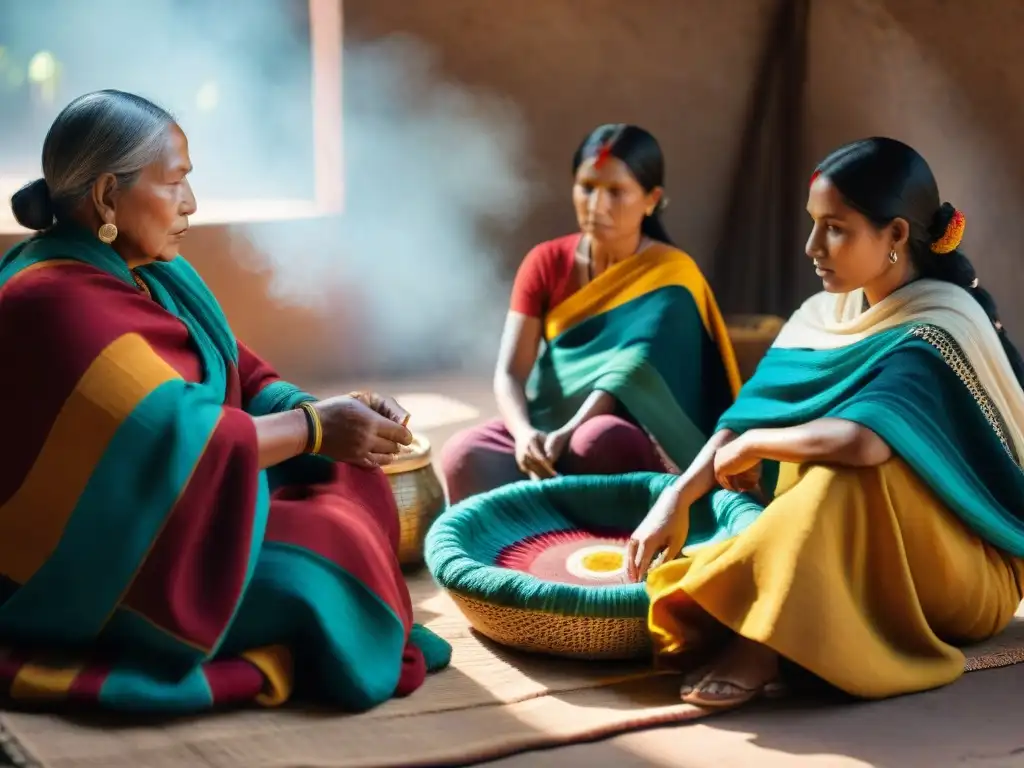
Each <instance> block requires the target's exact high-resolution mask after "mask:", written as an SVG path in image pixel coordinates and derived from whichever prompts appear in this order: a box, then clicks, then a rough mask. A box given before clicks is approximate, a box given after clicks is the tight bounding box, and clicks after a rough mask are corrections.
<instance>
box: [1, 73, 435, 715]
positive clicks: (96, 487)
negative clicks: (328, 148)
mask: <svg viewBox="0 0 1024 768" xmlns="http://www.w3.org/2000/svg"><path fill="white" fill-rule="evenodd" d="M191 169H192V164H191V161H190V160H189V153H188V144H187V141H186V138H185V134H184V133H182V130H181V128H180V127H178V125H176V124H175V122H174V120H173V119H172V118H171V116H170V115H168V114H167V113H166V112H165V111H163V110H162V109H160V108H159V107H157V106H155V105H153V104H151V103H150V102H148V101H146V100H145V99H142V98H140V97H138V96H134V95H132V94H128V93H122V92H118V91H101V92H98V93H92V94H88V95H86V96H83V97H81V98H79V99H76V100H75V101H74V102H72V103H71V104H70V105H68V107H67V108H66V109H64V111H63V112H61V114H60V115H59V116H58V117H57V119H56V120H55V122H54V124H53V126H52V127H51V128H50V131H49V133H48V134H47V136H46V141H45V143H44V145H43V171H44V178H42V179H39V180H38V181H35V182H32V183H31V184H29V185H28V186H26V187H24V188H23V189H21V190H20V191H18V192H17V193H16V194H15V195H14V197H13V198H12V201H11V204H12V208H13V210H14V214H15V216H16V217H17V220H18V221H19V222H21V223H22V224H23V225H24V226H26V227H28V228H29V229H34V230H38V231H39V234H37V235H36V236H34V237H32V238H31V239H29V240H27V241H25V242H23V243H21V244H19V245H17V246H15V247H14V248H13V249H12V250H11V251H10V252H9V253H8V254H7V255H6V256H5V257H4V259H3V261H2V262H0V356H2V357H3V360H4V366H5V370H7V371H8V375H6V376H4V377H3V380H2V382H0V399H2V400H4V401H5V402H7V403H10V404H12V406H13V407H11V408H10V409H8V414H7V417H6V418H5V420H4V429H3V432H4V443H5V444H6V445H7V446H8V447H9V448H10V450H9V451H8V452H7V453H8V457H7V459H6V460H5V461H4V462H3V464H2V466H0V578H2V581H0V590H2V591H0V644H2V645H3V646H5V647H6V648H7V649H8V650H7V653H6V655H5V656H4V661H3V663H2V664H0V680H2V681H3V682H4V683H5V685H6V687H7V690H8V692H9V693H10V695H11V696H13V697H14V698H15V699H29V698H30V699H34V700H36V701H38V700H40V699H44V700H51V701H58V700H80V701H84V702H86V703H89V702H91V703H92V704H94V705H99V706H103V707H109V708H115V709H129V710H160V711H177V712H184V711H194V710H202V709H204V708H208V707H211V706H214V705H222V704H224V703H229V702H240V701H256V702H259V703H260V704H263V705H274V704H279V703H281V702H284V701H285V700H287V699H288V698H289V697H290V696H291V695H292V692H293V690H296V691H298V692H299V693H301V694H303V695H305V696H306V697H308V698H311V699H317V700H320V701H322V702H324V703H327V704H330V705H333V706H337V707H340V708H345V709H365V708H368V707H372V706H374V705H376V704H379V703H381V702H383V701H385V700H387V699H389V698H391V697H393V696H397V695H404V694H408V693H410V692H412V691H414V690H415V689H416V688H418V687H419V686H420V685H421V684H422V682H423V679H424V675H425V673H426V672H427V671H429V670H433V669H437V668H440V667H443V666H444V665H446V664H447V662H448V659H449V656H450V648H449V647H448V646H447V644H446V643H445V642H444V641H442V640H440V639H439V638H437V637H435V636H433V635H431V634H430V633H429V632H428V631H427V630H426V629H424V628H422V627H419V626H417V625H414V624H413V622H412V616H413V614H412V607H411V604H410V598H409V593H408V591H407V589H406V585H405V583H404V580H403V578H402V575H401V572H400V570H399V565H398V562H397V558H396V547H397V539H398V516H397V509H396V506H395V502H394V499H393V498H392V495H391V492H390V488H389V486H388V483H387V481H386V479H385V478H384V476H383V473H382V472H381V471H380V469H379V468H378V466H377V465H379V464H382V463H385V462H387V461H388V460H389V459H390V457H391V456H392V455H394V454H395V453H396V452H397V451H398V450H399V446H400V445H407V444H408V443H409V442H410V440H411V435H410V433H409V431H408V430H407V429H406V428H405V427H404V426H403V423H404V421H405V419H406V418H407V414H406V413H405V412H404V411H403V410H402V409H401V408H400V407H399V406H398V405H397V404H396V403H394V402H393V401H391V400H388V399H385V398H382V397H379V396H377V395H372V394H361V395H354V396H346V397H334V398H330V399H327V400H321V401H317V400H316V399H315V398H313V397H312V396H311V395H308V394H306V393H304V392H302V391H301V390H299V389H298V388H296V387H295V386H293V385H291V384H288V383H287V382H284V381H282V380H281V379H280V378H279V377H278V376H277V374H275V373H274V371H273V370H272V369H271V368H270V366H268V365H267V364H266V363H265V362H264V361H262V360H260V358H259V357H257V356H256V354H255V353H253V352H252V351H251V350H249V349H248V348H246V347H245V345H243V344H242V343H240V342H239V341H237V340H236V339H235V337H234V335H233V334H232V332H231V328H230V327H229V326H228V323H227V321H226V319H225V318H224V315H223V314H222V312H221V309H220V307H219V306H218V304H217V301H216V299H215V298H214V297H213V295H212V294H211V293H210V291H209V289H208V288H207V287H206V286H205V285H204V284H203V281H202V280H201V279H200V277H199V275H198V274H197V273H196V272H195V271H194V270H193V268H192V267H191V266H190V265H189V264H188V262H186V261H185V259H183V258H182V257H181V256H179V255H178V248H179V245H180V244H181V241H182V239H183V238H184V236H185V234H186V232H187V230H188V217H189V216H190V215H191V214H192V213H194V212H195V210H196V201H195V198H194V196H193V194H192V190H191V188H190V186H189V181H188V174H189V172H190V171H191ZM55 653H56V654H57V655H54V654H55Z"/></svg>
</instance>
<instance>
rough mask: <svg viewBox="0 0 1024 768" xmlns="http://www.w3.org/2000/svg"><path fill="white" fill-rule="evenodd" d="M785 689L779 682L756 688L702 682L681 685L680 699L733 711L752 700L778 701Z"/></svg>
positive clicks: (707, 681) (709, 707)
mask: <svg viewBox="0 0 1024 768" xmlns="http://www.w3.org/2000/svg"><path fill="white" fill-rule="evenodd" d="M786 693H787V688H786V685H785V683H783V682H782V681H780V680H772V681H770V682H767V683H765V684H764V685H761V686H758V687H756V688H744V687H743V686H742V685H738V684H736V683H731V682H728V681H726V680H706V679H705V680H702V681H700V682H698V683H697V684H696V685H685V684H684V685H683V686H682V688H681V689H680V691H679V694H680V698H681V699H682V700H683V701H684V702H686V703H687V704H693V705H694V706H698V707H703V708H705V709H733V708H735V707H740V706H743V705H744V704H748V703H750V702H751V701H753V700H754V699H757V698H765V699H779V698H782V697H783V696H785V695H786Z"/></svg>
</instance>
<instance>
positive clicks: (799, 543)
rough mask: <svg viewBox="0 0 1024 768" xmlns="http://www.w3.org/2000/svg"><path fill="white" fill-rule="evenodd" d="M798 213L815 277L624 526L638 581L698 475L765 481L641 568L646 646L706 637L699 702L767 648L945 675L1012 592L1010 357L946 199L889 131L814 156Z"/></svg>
mask: <svg viewBox="0 0 1024 768" xmlns="http://www.w3.org/2000/svg"><path fill="white" fill-rule="evenodd" d="M807 210H808V212H809V213H810V215H811V218H812V219H813V222H814V226H813V229H812V231H811V235H810V238H809V239H808V241H807V255H808V257H809V258H810V259H812V260H813V263H814V267H815V271H816V272H817V274H818V276H819V277H820V278H821V281H822V284H823V285H824V288H825V291H824V292H823V293H819V294H817V295H815V296H813V297H811V298H810V299H808V300H807V301H806V302H805V303H804V305H803V306H802V307H800V309H798V310H797V311H796V312H795V313H794V314H793V316H792V317H791V318H790V320H789V322H788V323H787V324H786V326H785V327H784V328H783V329H782V332H781V333H780V334H779V336H778V338H777V339H776V341H775V343H774V345H773V347H772V348H771V349H770V350H769V351H768V353H767V355H766V356H765V358H764V360H762V362H761V364H760V365H759V366H758V369H757V372H756V373H755V374H754V376H753V378H751V379H750V381H748V382H747V383H746V384H745V385H744V387H743V392H742V393H741V394H740V397H739V398H738V400H737V401H736V403H735V405H733V406H732V407H731V408H730V409H729V410H728V411H726V413H725V414H724V415H723V416H722V418H721V420H720V421H719V424H718V428H717V430H718V431H717V432H716V434H715V436H714V437H713V438H712V439H711V440H710V441H709V442H708V444H707V445H706V446H705V448H704V450H702V451H701V453H700V455H699V456H698V457H697V458H696V459H695V460H694V462H693V463H692V464H691V465H690V467H689V469H688V470H687V471H686V472H685V473H684V474H683V475H682V476H681V477H680V478H679V479H678V480H677V481H676V482H675V484H674V486H670V487H669V489H668V490H666V491H665V492H664V494H663V495H662V497H661V498H660V499H659V500H658V502H657V504H656V505H655V506H654V507H653V509H652V510H651V511H650V514H649V515H648V516H647V519H646V520H645V521H644V522H643V523H642V524H641V525H640V527H639V528H638V529H637V531H636V532H635V533H634V535H633V538H632V540H631V541H630V550H631V551H630V552H629V557H628V562H629V564H630V570H631V572H632V575H633V576H634V577H636V578H641V577H642V576H643V574H644V573H645V571H646V570H647V567H648V564H649V563H650V562H651V559H652V557H654V556H656V555H657V554H658V553H659V552H661V553H662V555H663V557H664V558H668V559H671V558H673V557H675V556H676V555H677V554H678V552H679V548H680V543H681V542H683V541H685V539H686V532H687V529H688V527H689V525H690V507H691V505H693V504H694V503H695V502H696V501H697V500H698V499H700V498H701V497H703V496H704V495H705V494H707V493H708V492H709V491H710V490H711V489H712V488H713V487H714V486H715V485H716V484H717V485H721V486H722V487H723V488H725V489H727V490H728V491H746V490H749V489H752V488H753V487H755V486H756V485H757V484H760V486H761V492H762V493H763V494H764V495H765V496H766V497H767V499H768V503H767V506H764V507H763V511H761V512H760V514H759V516H757V517H756V518H755V519H754V520H753V522H752V523H751V524H750V525H749V527H747V528H746V529H745V530H743V531H742V532H740V533H738V534H737V535H733V536H730V537H726V538H725V539H724V540H722V541H719V542H716V543H712V544H708V545H706V546H704V547H702V548H697V549H694V550H692V551H687V552H686V554H685V556H684V557H682V558H680V559H678V560H671V561H670V562H666V563H665V564H663V565H661V566H660V567H658V568H656V569H654V570H653V571H652V572H651V573H650V575H649V576H648V578H647V587H648V591H649V593H650V596H651V608H650V628H651V632H652V633H653V636H654V640H655V645H656V648H657V650H658V652H659V655H660V657H661V659H662V660H663V661H665V662H669V663H672V662H675V663H678V664H680V665H683V664H690V663H692V662H690V661H688V659H692V658H694V657H695V656H699V655H701V654H706V653H709V652H710V653H714V654H717V655H716V656H714V657H713V658H712V661H711V663H710V664H708V665H707V666H706V667H704V668H703V669H697V670H696V671H695V672H693V673H692V674H691V675H689V677H688V679H687V680H686V682H685V684H684V686H683V700H684V701H688V702H690V703H693V704H696V705H700V706H704V707H732V706H738V705H740V704H743V703H744V702H747V701H749V700H751V699H753V698H755V697H757V696H761V695H765V694H769V693H773V692H777V691H778V687H777V684H776V683H777V676H778V674H779V660H780V659H783V658H784V659H788V660H789V661H791V662H794V663H795V664H797V665H798V666H800V667H802V668H804V669H806V670H809V671H810V672H812V673H814V674H815V675H817V676H818V677H819V678H822V679H824V680H825V681H826V682H828V683H830V684H832V685H834V686H836V687H838V688H840V689H842V690H843V691H846V692H847V693H849V694H852V695H854V696H859V697H864V698H883V697H887V696H896V695H899V694H904V693H911V692H915V691H921V690H925V689H928V688H934V687H936V686H940V685H944V684H946V683H951V682H953V681H954V680H956V679H957V678H958V677H959V676H960V675H961V674H963V671H964V655H963V653H962V652H961V651H960V650H959V649H958V647H957V646H959V645H964V644H969V643H974V642H978V641H981V640H984V639H986V638H989V637H992V636H994V635H996V634H998V633H999V632H1000V631H1002V629H1003V628H1004V627H1006V625H1007V624H1008V623H1009V621H1010V620H1011V619H1012V617H1013V615H1014V612H1015V611H1016V610H1017V607H1018V605H1019V604H1020V602H1021V588H1022V586H1024V560H1022V559H1021V557H1022V556H1024V472H1022V470H1021V464H1020V462H1021V457H1022V456H1024V390H1022V389H1021V380H1022V376H1024V365H1022V363H1021V358H1020V355H1019V354H1018V353H1017V350H1016V349H1015V348H1014V346H1013V345H1012V344H1011V343H1010V340H1009V339H1008V338H1007V336H1006V332H1005V331H1004V330H1003V327H1002V325H1001V324H1000V322H999V320H998V318H997V316H996V311H995V310H996V308H995V303H994V302H993V300H992V297H991V296H990V295H989V293H988V292H987V291H986V290H985V289H984V288H983V287H982V286H981V285H979V282H978V279H977V277H976V276H975V272H974V268H973V267H972V266H971V263H970V261H968V259H967V257H966V256H964V255H963V253H961V252H960V250H959V244H960V241H961V237H962V235H963V229H964V217H963V215H962V214H961V213H960V212H959V211H957V210H956V209H955V208H954V207H953V206H951V205H950V204H949V203H942V204H941V205H940V197H939V192H938V188H937V185H936V183H935V178H934V177H933V175H932V172H931V169H930V168H929V167H928V164H927V163H926V162H925V161H924V159H923V158H922V157H921V156H920V155H919V154H918V153H917V152H916V151H914V150H913V149H912V148H910V147H908V146H907V145H906V144H903V143H901V142H899V141H895V140H893V139H887V138H874V139H866V140H863V141H858V142H855V143H853V144H850V145H847V146H844V147H842V148H840V149H838V150H836V151H835V152H833V153H832V154H831V155H829V156H828V157H827V158H826V159H825V160H824V161H822V163H821V164H820V165H819V166H818V169H817V170H816V171H815V173H814V176H813V177H812V183H811V186H810V191H809V194H808V199H807ZM762 466H763V470H762ZM776 477H777V480H776V479H775V478H776ZM716 630H719V631H716ZM723 638H724V642H723Z"/></svg>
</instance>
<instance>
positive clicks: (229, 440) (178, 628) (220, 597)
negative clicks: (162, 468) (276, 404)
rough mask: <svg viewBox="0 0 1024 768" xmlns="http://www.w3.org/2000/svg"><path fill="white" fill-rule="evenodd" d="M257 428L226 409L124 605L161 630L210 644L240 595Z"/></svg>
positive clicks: (249, 526) (251, 506) (251, 511)
mask: <svg viewBox="0 0 1024 768" xmlns="http://www.w3.org/2000/svg"><path fill="white" fill-rule="evenodd" d="M258 472H259V466H258V448H257V445H256V428H255V426H254V424H253V421H252V419H251V418H250V417H249V416H248V415H247V414H245V413H243V412H242V411H238V410H235V409H232V408H225V409H224V412H223V417H222V418H221V420H220V423H219V424H218V425H217V427H216V429H215V430H214V433H213V436H212V438H211V440H210V442H209V444H208V445H207V447H206V451H205V452H204V453H203V456H202V458H201V459H200V460H199V464H198V466H197V467H196V468H195V471H194V472H193V474H192V477H191V479H190V480H189V482H188V484H187V485H186V486H185V490H184V491H183V493H182V495H181V497H180V498H179V499H178V502H177V504H175V506H174V509H173V510H172V511H171V514H170V515H169V516H168V519H167V522H166V524H165V525H164V528H163V530H162V531H161V532H160V535H159V536H158V537H157V539H156V541H155V543H154V545H153V548H152V549H151V550H150V552H149V555H148V557H147V558H146V560H145V562H144V563H143V565H142V568H141V569H140V570H139V573H138V575H137V576H136V578H135V580H134V581H133V582H132V585H131V587H130V588H129V590H128V592H127V594H126V595H125V599H124V604H125V605H126V606H127V607H129V608H131V609H132V610H134V611H136V612H137V613H139V614H141V615H143V616H144V617H145V618H147V619H149V621H151V622H152V623H154V624H156V625H157V626H158V627H160V628H161V629H163V630H165V631H167V632H169V633H171V634H172V635H174V636H176V637H178V638H180V639H182V640H184V641H186V642H188V643H191V644H194V645H198V646H199V647H202V648H212V647H213V646H214V645H216V643H217V641H218V640H219V638H220V636H221V633H223V632H224V630H225V628H226V627H227V624H228V622H229V621H230V620H231V617H232V615H233V614H234V611H235V607H236V605H237V603H238V600H239V599H240V598H241V594H242V587H243V585H244V583H245V575H246V573H247V572H248V567H249V554H250V548H251V539H252V535H253V517H254V510H255V506H256V491H257V484H256V475H257V473H258Z"/></svg>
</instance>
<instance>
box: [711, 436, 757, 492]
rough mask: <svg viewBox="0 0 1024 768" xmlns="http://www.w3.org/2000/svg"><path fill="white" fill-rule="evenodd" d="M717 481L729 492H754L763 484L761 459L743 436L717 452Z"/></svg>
mask: <svg viewBox="0 0 1024 768" xmlns="http://www.w3.org/2000/svg"><path fill="white" fill-rule="evenodd" d="M715 480H716V481H717V482H718V484H719V485H720V486H722V487H723V488H725V489H726V490H727V491H736V492H739V493H742V492H745V491H752V490H754V489H755V488H756V487H757V485H758V483H760V482H761V458H760V457H759V456H756V455H754V453H753V452H752V451H751V450H750V447H749V443H748V441H746V440H744V439H743V436H742V435H741V436H740V437H737V438H736V439H735V440H733V441H732V442H730V443H727V444H726V445H724V446H722V447H721V448H719V449H718V450H717V451H715Z"/></svg>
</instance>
